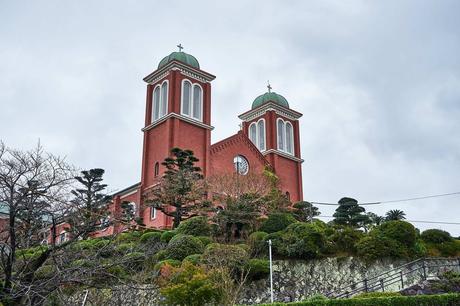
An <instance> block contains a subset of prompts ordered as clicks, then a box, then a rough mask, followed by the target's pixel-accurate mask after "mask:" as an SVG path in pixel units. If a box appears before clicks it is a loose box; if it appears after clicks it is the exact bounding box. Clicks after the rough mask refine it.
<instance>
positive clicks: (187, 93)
mask: <svg viewBox="0 0 460 306" xmlns="http://www.w3.org/2000/svg"><path fill="white" fill-rule="evenodd" d="M181 114H182V115H184V116H187V117H190V118H193V119H195V120H198V121H203V88H202V87H201V86H200V84H198V83H192V82H190V81H189V80H187V79H185V80H183V81H182V99H181Z"/></svg>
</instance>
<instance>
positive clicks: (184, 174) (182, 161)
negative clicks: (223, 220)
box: [145, 148, 210, 228]
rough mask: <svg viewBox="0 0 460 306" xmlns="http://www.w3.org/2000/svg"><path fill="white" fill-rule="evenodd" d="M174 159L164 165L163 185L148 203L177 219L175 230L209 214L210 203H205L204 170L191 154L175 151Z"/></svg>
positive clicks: (174, 224) (173, 151)
mask: <svg viewBox="0 0 460 306" xmlns="http://www.w3.org/2000/svg"><path fill="white" fill-rule="evenodd" d="M171 154H172V157H167V158H165V160H164V162H163V163H162V165H163V166H165V167H166V169H167V170H166V171H165V174H164V176H163V177H162V179H161V181H160V184H159V185H158V186H157V187H156V188H154V189H153V190H152V191H151V192H149V193H148V194H146V195H145V197H146V200H145V203H146V204H147V205H148V206H152V207H155V208H156V209H158V210H160V211H161V212H162V213H164V214H165V215H167V216H169V217H172V218H173V227H174V228H176V227H178V226H179V224H180V222H181V221H182V220H186V219H189V218H191V217H193V216H197V215H200V214H204V213H205V209H206V208H207V207H209V206H210V203H209V202H208V201H206V199H205V190H204V186H203V185H204V184H203V183H204V182H203V175H202V174H201V168H200V167H197V166H195V163H196V162H198V161H199V160H198V158H196V157H195V156H194V155H193V151H191V150H182V149H179V148H173V149H172V150H171Z"/></svg>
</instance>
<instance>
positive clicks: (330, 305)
mask: <svg viewBox="0 0 460 306" xmlns="http://www.w3.org/2000/svg"><path fill="white" fill-rule="evenodd" d="M284 305H296V306H390V305H391V306H455V305H460V294H438V295H413V296H390V297H370V298H351V299H327V300H316V301H305V302H296V303H273V304H259V306H284Z"/></svg>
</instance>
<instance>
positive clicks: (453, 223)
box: [316, 216, 460, 225]
mask: <svg viewBox="0 0 460 306" xmlns="http://www.w3.org/2000/svg"><path fill="white" fill-rule="evenodd" d="M316 218H330V219H333V218H335V217H334V216H316ZM402 221H406V222H412V223H431V224H450V225H460V222H448V221H421V220H406V219H404V220H402Z"/></svg>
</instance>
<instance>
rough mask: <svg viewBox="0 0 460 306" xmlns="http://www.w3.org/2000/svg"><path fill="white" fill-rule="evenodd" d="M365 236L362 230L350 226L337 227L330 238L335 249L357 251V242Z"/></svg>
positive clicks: (352, 252) (348, 251)
mask: <svg viewBox="0 0 460 306" xmlns="http://www.w3.org/2000/svg"><path fill="white" fill-rule="evenodd" d="M363 237H364V234H363V232H362V231H360V230H357V229H355V228H353V227H350V226H344V227H339V228H336V230H335V231H334V233H333V234H332V235H330V236H329V237H328V238H329V240H331V241H332V243H333V244H334V246H335V248H334V249H335V251H339V252H347V253H351V254H355V253H356V243H357V242H358V241H359V240H360V239H361V238H363Z"/></svg>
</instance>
